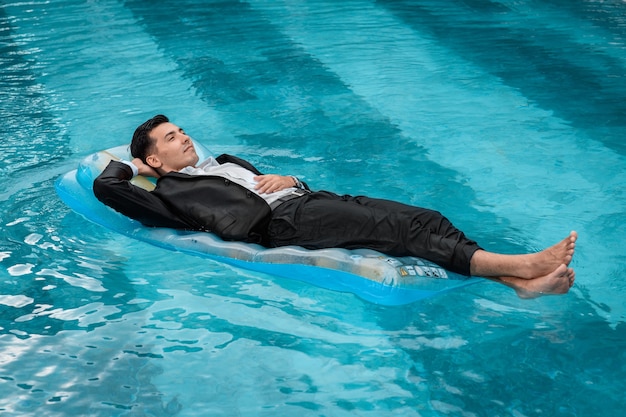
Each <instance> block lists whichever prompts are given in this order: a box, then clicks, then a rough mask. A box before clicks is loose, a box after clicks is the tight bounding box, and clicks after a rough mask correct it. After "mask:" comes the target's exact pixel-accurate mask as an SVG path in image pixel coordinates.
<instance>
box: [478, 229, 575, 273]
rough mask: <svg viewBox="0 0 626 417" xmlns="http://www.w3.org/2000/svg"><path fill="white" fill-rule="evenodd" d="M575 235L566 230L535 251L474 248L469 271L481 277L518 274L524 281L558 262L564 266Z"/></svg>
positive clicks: (554, 267)
mask: <svg viewBox="0 0 626 417" xmlns="http://www.w3.org/2000/svg"><path fill="white" fill-rule="evenodd" d="M576 239H578V234H577V233H576V232H570V234H569V236H567V237H566V238H565V239H563V240H561V241H560V242H559V243H557V244H555V245H553V246H550V247H549V248H547V249H544V250H542V251H541V252H537V253H529V254H524V255H503V254H497V253H493V252H487V251H484V250H478V251H476V252H475V253H474V255H473V256H472V259H471V261H470V273H471V275H474V276H482V277H487V278H489V277H495V278H497V277H518V278H522V279H527V280H533V279H537V277H543V276H544V275H549V274H550V273H552V272H553V271H554V270H555V269H557V268H558V267H559V265H565V266H566V267H567V266H568V265H569V264H570V262H571V261H572V257H573V256H574V249H575V247H576Z"/></svg>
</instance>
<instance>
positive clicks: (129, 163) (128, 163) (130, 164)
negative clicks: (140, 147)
mask: <svg viewBox="0 0 626 417" xmlns="http://www.w3.org/2000/svg"><path fill="white" fill-rule="evenodd" d="M120 162H121V163H123V164H126V165H128V166H129V167H130V169H132V170H133V178H134V177H136V176H137V175H139V169H138V168H137V167H136V166H135V164H133V163H132V162H130V161H126V160H124V159H122V160H120Z"/></svg>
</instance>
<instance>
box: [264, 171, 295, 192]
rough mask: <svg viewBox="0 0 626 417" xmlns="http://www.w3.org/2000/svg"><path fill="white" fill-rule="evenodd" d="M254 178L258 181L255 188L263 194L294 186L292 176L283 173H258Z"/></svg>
mask: <svg viewBox="0 0 626 417" xmlns="http://www.w3.org/2000/svg"><path fill="white" fill-rule="evenodd" d="M254 180H255V181H257V185H256V187H255V189H256V190H257V191H258V192H259V193H261V194H265V193H267V194H271V193H274V192H276V191H280V190H284V189H285V188H289V187H292V186H293V180H292V179H291V177H283V176H282V175H275V174H268V175H258V176H256V177H254Z"/></svg>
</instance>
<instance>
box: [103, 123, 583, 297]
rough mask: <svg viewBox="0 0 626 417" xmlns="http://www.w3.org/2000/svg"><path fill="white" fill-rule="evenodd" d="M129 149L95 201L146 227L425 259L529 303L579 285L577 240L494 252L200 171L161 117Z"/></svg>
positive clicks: (224, 162) (292, 186)
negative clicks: (149, 184)
mask: <svg viewBox="0 0 626 417" xmlns="http://www.w3.org/2000/svg"><path fill="white" fill-rule="evenodd" d="M130 149H131V154H132V155H133V157H134V159H133V160H132V161H131V162H128V161H124V162H115V161H113V162H111V163H110V164H109V166H108V167H107V168H106V169H105V170H104V171H103V172H102V174H101V175H100V176H99V177H98V178H96V180H95V182H94V193H95V195H96V197H97V198H98V199H99V200H100V201H102V202H103V203H104V204H106V205H108V206H110V207H112V208H114V209H115V210H117V211H119V212H121V213H122V214H124V215H126V216H128V217H131V218H133V219H136V220H138V221H140V222H141V223H143V224H144V225H146V226H154V227H172V228H179V229H193V230H203V231H207V232H212V233H215V234H217V235H218V236H220V237H222V238H223V239H225V240H237V241H245V242H256V243H260V244H263V245H265V246H269V247H278V246H285V245H299V246H303V247H306V248H309V249H319V248H329V247H342V248H347V249H354V248H368V249H373V250H378V251H380V252H383V253H386V254H388V255H391V256H417V257H421V258H425V259H428V260H430V261H433V262H435V263H438V264H439V265H441V266H443V267H444V268H446V269H448V270H451V271H454V272H458V273H461V274H464V275H473V276H481V277H486V278H489V279H491V280H494V281H497V282H500V283H502V284H505V285H507V286H509V287H511V288H513V289H515V291H516V292H517V294H518V295H519V296H520V297H522V298H532V297H537V296H540V295H544V294H564V293H566V292H568V291H569V289H570V287H571V286H572V285H573V283H574V278H575V273H574V271H573V269H572V268H569V267H568V265H569V263H570V262H571V260H572V257H573V255H574V248H575V244H576V239H577V234H576V232H571V233H570V235H569V236H567V237H566V238H565V239H563V240H562V241H560V242H559V243H557V244H555V245H553V246H551V247H549V248H548V249H545V250H543V251H541V252H538V253H531V254H522V255H503V254H497V253H492V252H488V251H485V250H483V249H482V248H481V247H479V246H478V245H477V243H476V242H474V241H472V240H470V239H468V238H467V237H466V236H465V235H464V234H463V232H461V231H460V230H458V229H456V228H455V227H454V226H453V225H452V224H451V223H450V222H449V221H448V220H447V219H446V218H445V217H443V216H442V215H441V214H440V213H438V212H436V211H432V210H428V209H423V208H420V207H413V206H408V205H405V204H401V203H397V202H394V201H389V200H381V199H373V198H368V197H352V196H339V195H336V194H334V193H331V192H327V191H311V190H310V189H309V187H308V186H307V185H306V184H304V183H302V182H301V181H300V180H298V179H297V178H295V177H292V176H283V175H275V174H269V175H264V174H262V173H261V172H259V171H258V170H257V169H256V168H255V167H254V166H253V165H251V164H250V163H249V162H247V161H244V160H243V159H240V158H237V157H235V156H232V155H226V154H224V155H220V156H218V157H217V158H212V157H211V158H208V159H207V160H206V161H202V162H201V163H200V164H199V165H198V162H199V161H198V159H199V158H198V155H197V153H196V151H195V148H194V146H193V143H192V141H191V138H190V137H189V136H188V135H187V134H186V133H185V132H184V130H183V129H181V128H180V127H178V126H176V125H175V124H173V123H171V122H170V121H169V119H168V118H167V117H165V116H163V115H157V116H155V117H153V118H151V119H149V120H148V121H146V122H144V123H143V124H142V125H140V126H139V127H138V128H137V129H136V131H135V133H134V135H133V139H132V142H131V147H130ZM138 174H140V175H145V176H152V177H156V178H158V180H157V186H156V188H155V189H154V191H152V192H148V191H146V190H144V189H142V188H139V187H136V186H134V185H132V184H131V183H130V180H131V179H132V177H133V176H135V175H138Z"/></svg>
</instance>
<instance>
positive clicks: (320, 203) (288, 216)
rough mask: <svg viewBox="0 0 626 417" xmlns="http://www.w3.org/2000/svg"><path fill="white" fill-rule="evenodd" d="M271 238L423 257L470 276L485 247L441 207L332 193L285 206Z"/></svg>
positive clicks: (279, 242) (277, 241) (288, 242)
mask: <svg viewBox="0 0 626 417" xmlns="http://www.w3.org/2000/svg"><path fill="white" fill-rule="evenodd" d="M268 238H269V244H270V246H272V247H278V246H286V245H298V246H303V247H305V248H308V249H322V248H336V247H340V248H346V249H357V248H364V249H373V250H377V251H379V252H382V253H385V254H387V255H390V256H417V257H420V258H424V259H428V260H429V261H432V262H435V263H436V264H438V265H440V266H442V267H444V268H446V269H448V270H449V271H452V272H457V273H460V274H463V275H470V260H471V258H472V255H473V254H474V252H476V250H478V249H480V247H479V246H478V244H477V243H476V242H474V241H473V240H470V239H468V238H467V237H466V236H465V235H464V234H463V232H461V231H460V230H458V229H457V228H456V227H454V226H453V225H452V223H450V221H448V219H446V218H445V217H444V216H443V215H441V213H439V212H437V211H433V210H429V209H424V208H420V207H414V206H410V205H406V204H402V203H398V202H395V201H390V200H381V199H375V198H369V197H353V196H349V195H343V196H339V195H337V194H333V193H330V192H327V191H317V192H313V193H311V194H306V195H304V196H302V197H299V198H295V199H293V200H289V201H286V202H284V203H282V204H281V205H279V206H278V207H277V208H276V209H275V210H274V211H273V212H272V220H271V221H270V224H269V227H268Z"/></svg>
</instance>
